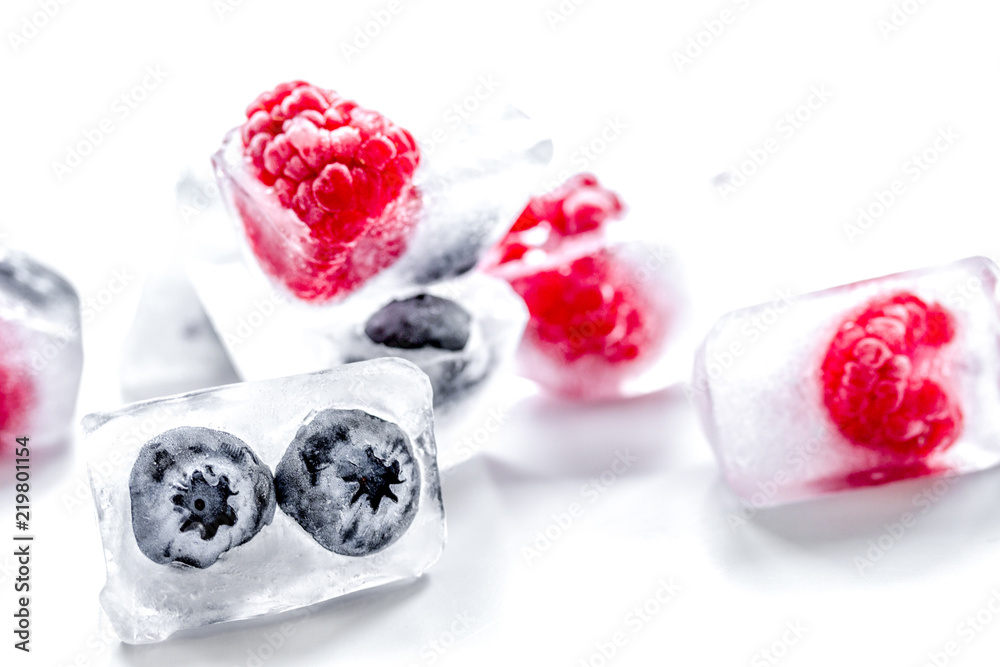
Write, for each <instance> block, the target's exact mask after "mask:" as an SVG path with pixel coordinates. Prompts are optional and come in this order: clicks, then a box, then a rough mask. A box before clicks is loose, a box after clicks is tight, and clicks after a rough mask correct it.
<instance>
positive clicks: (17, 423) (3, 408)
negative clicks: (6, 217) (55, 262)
mask: <svg viewBox="0 0 1000 667" xmlns="http://www.w3.org/2000/svg"><path fill="white" fill-rule="evenodd" d="M0 343H2V350H3V352H2V354H0V454H4V455H5V454H8V453H9V452H10V450H11V449H12V448H13V446H14V439H15V438H17V437H20V436H27V437H28V438H30V443H31V445H33V446H58V445H61V444H63V443H65V442H66V440H67V438H68V435H69V430H70V425H71V423H72V421H73V412H74V410H75V408H76V399H77V392H78V390H79V386H80V373H81V371H82V369H83V351H82V347H81V343H80V300H79V298H78V297H77V294H76V291H75V290H74V289H73V287H72V286H71V285H70V284H69V283H68V282H67V281H66V280H65V279H64V278H63V277H62V276H60V275H59V274H57V273H55V272H54V271H52V270H51V269H49V268H47V267H45V266H43V265H41V264H39V263H37V262H36V261H34V260H33V259H31V258H30V257H28V256H27V255H25V254H24V253H21V252H17V251H15V250H10V249H6V248H4V249H0Z"/></svg>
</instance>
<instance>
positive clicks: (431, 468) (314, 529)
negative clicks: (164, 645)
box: [83, 359, 445, 644]
mask: <svg viewBox="0 0 1000 667" xmlns="http://www.w3.org/2000/svg"><path fill="white" fill-rule="evenodd" d="M83 426H84V431H85V435H86V440H85V446H86V449H87V451H88V453H89V454H90V456H91V460H90V477H91V486H92V488H93V492H94V499H95V503H96V506H97V514H98V520H99V524H100V531H101V538H102V541H103V544H104V552H105V558H106V561H107V583H106V585H105V587H104V589H103V591H102V592H101V605H102V606H103V608H104V610H105V612H106V613H107V615H108V617H109V618H110V620H111V623H112V626H113V627H114V629H115V632H116V633H117V634H118V636H119V637H121V639H122V640H123V641H125V642H127V643H133V644H136V643H147V642H155V641H159V640H162V639H165V638H166V637H168V636H169V635H171V634H173V633H174V632H176V631H178V630H182V629H186V628H194V627H197V626H201V625H206V624H209V623H218V622H222V621H229V620H235V619H243V618H249V617H253V616H258V615H262V614H268V613H274V612H280V611H284V610H288V609H295V608H298V607H302V606H305V605H309V604H313V603H316V602H320V601H322V600H328V599H331V598H334V597H337V596H340V595H344V594H347V593H350V592H352V591H357V590H361V589H364V588H369V587H372V586H377V585H380V584H384V583H388V582H391V581H396V580H400V579H405V578H409V577H414V576H417V575H419V574H421V573H422V572H424V571H425V570H426V569H427V568H429V567H430V566H431V565H432V564H433V563H434V562H435V561H436V560H437V559H438V557H439V555H440V554H441V551H442V549H443V547H444V540H445V524H444V509H443V507H442V504H441V492H440V485H439V478H438V469H437V463H436V460H435V442H434V433H433V417H432V412H431V388H430V383H429V382H428V380H427V377H426V376H425V375H424V374H423V373H422V372H421V371H420V370H419V369H417V368H416V367H414V366H413V365H412V364H410V363H409V362H406V361H403V360H400V359H378V360H373V361H366V362H362V363H358V364H351V365H349V366H343V367H340V368H336V369H332V370H328V371H323V372H319V373H313V374H307V375H298V376H294V377H287V378H279V379H275V380H267V381H261V382H249V383H243V384H236V385H230V386H227V387H221V388H217V389H211V390H206V391H200V392H195V393H191V394H185V395H181V396H175V397H171V398H165V399H160V400H154V401H148V402H144V403H137V404H133V405H130V406H126V407H124V408H122V409H120V410H117V411H114V412H110V413H103V414H94V415H89V416H87V417H86V418H84V423H83Z"/></svg>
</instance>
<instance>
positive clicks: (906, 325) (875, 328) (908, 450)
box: [822, 293, 962, 462]
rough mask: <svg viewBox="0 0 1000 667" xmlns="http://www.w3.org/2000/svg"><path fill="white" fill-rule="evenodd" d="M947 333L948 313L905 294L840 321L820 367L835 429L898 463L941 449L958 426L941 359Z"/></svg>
mask: <svg viewBox="0 0 1000 667" xmlns="http://www.w3.org/2000/svg"><path fill="white" fill-rule="evenodd" d="M954 337H955V321H954V318H953V317H952V316H951V315H950V314H949V313H948V311H946V310H945V309H944V308H942V307H941V306H939V305H928V304H926V303H924V302H923V301H921V300H920V299H919V298H917V297H916V296H913V295H912V294H908V293H899V294H896V295H893V296H890V297H885V298H880V299H876V300H875V301H873V302H871V303H870V304H868V306H867V307H866V308H865V310H864V311H863V312H861V313H860V314H858V315H856V316H852V317H851V318H850V319H848V320H847V321H845V322H844V323H843V324H842V325H841V326H840V328H839V330H838V332H837V335H836V336H835V337H834V339H833V341H832V342H831V343H830V347H829V349H828V351H827V354H826V358H825V359H824V361H823V366H822V375H823V389H824V403H825V404H826V407H827V409H828V410H829V412H830V416H831V417H832V418H833V421H834V423H835V424H836V425H837V428H839V429H840V432H841V433H843V434H844V436H846V437H847V438H848V439H849V440H850V441H851V442H852V443H854V444H855V445H857V446H859V447H865V448H867V449H871V450H875V451H877V452H880V453H882V454H885V455H887V456H889V457H890V458H891V459H892V460H894V461H899V462H907V461H908V462H914V461H918V460H920V459H923V458H926V457H928V456H929V455H931V454H932V453H935V452H939V451H942V450H944V449H947V448H948V447H949V446H950V445H951V444H952V443H954V442H955V440H956V439H957V438H958V435H959V433H960V432H961V430H962V411H961V409H960V407H959V405H958V403H957V401H956V398H955V397H954V396H953V395H952V394H953V392H949V391H948V390H947V389H946V387H947V385H946V377H945V375H946V374H947V369H945V368H943V358H942V357H943V355H942V349H943V348H944V347H945V346H946V345H947V344H948V343H950V342H951V341H952V340H953V339H954Z"/></svg>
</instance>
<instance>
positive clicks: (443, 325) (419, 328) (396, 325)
mask: <svg viewBox="0 0 1000 667" xmlns="http://www.w3.org/2000/svg"><path fill="white" fill-rule="evenodd" d="M471 325H472V315H470V314H469V313H468V311H466V310H465V309H464V308H462V306H460V305H458V304H457V303H455V302H454V301H449V300H448V299H442V298H441V297H439V296H434V295H433V294H418V295H417V296H412V297H410V298H408V299H400V300H396V301H393V302H392V303H389V304H388V305H386V306H384V307H383V308H382V309H381V310H379V311H378V312H376V313H375V314H374V315H372V316H371V317H370V318H369V319H368V322H367V324H365V334H366V335H367V336H368V338H370V339H371V340H372V341H374V342H375V343H378V344H380V345H386V346H388V347H395V348H399V349H403V350H416V349H420V348H425V347H433V348H437V349H439V350H451V351H453V352H454V351H458V350H461V349H463V348H464V347H465V345H466V343H468V342H469V332H470V327H471Z"/></svg>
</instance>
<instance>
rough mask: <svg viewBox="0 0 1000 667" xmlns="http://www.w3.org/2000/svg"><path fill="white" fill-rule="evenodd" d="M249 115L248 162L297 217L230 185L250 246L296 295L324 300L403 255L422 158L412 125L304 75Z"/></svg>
mask: <svg viewBox="0 0 1000 667" xmlns="http://www.w3.org/2000/svg"><path fill="white" fill-rule="evenodd" d="M246 113H247V121H246V123H244V124H243V127H242V128H241V135H242V139H243V151H244V155H245V156H246V157H247V159H248V161H249V163H250V164H251V165H252V166H251V167H250V170H251V172H252V173H253V175H254V176H256V178H257V179H259V180H260V181H261V183H263V184H264V185H266V186H269V187H270V188H272V190H270V192H271V193H273V195H274V197H276V198H277V199H278V201H280V203H281V205H282V206H283V207H285V208H286V209H290V210H291V211H293V212H294V213H295V216H296V219H297V220H296V219H291V218H289V219H287V220H286V219H282V220H274V219H271V218H269V217H268V216H266V215H263V214H262V213H261V212H260V211H259V208H258V206H256V205H255V204H254V202H253V201H252V200H251V199H250V197H249V196H248V195H246V194H245V193H242V192H241V191H239V190H237V192H236V207H237V210H238V211H239V213H240V217H241V218H242V219H243V223H244V226H245V228H246V232H247V237H248V239H249V242H250V246H251V248H252V249H253V251H254V254H255V255H256V256H257V257H258V259H259V260H260V262H261V264H262V265H263V267H264V269H265V270H266V271H267V272H268V273H269V274H270V275H271V276H272V277H274V278H276V279H278V280H280V281H282V282H283V283H285V284H286V285H287V286H288V288H289V289H290V290H291V291H292V292H293V293H294V294H295V295H296V296H298V297H300V298H303V299H306V300H315V301H319V300H325V299H330V298H333V297H336V296H338V295H341V294H344V293H347V292H350V291H351V290H353V289H355V288H356V287H358V286H359V285H360V284H361V283H363V282H364V281H366V280H367V279H369V278H371V277H372V276H373V275H375V274H376V273H378V272H379V271H381V270H382V269H384V268H385V267H387V266H389V265H390V264H392V263H393V262H394V261H395V260H396V259H397V258H398V257H399V256H400V255H401V254H402V252H403V251H404V250H405V247H406V237H407V234H408V232H409V230H410V228H411V226H412V224H413V220H412V217H411V216H407V215H405V213H404V212H405V211H406V210H407V207H408V205H409V204H412V200H414V199H415V198H416V196H417V195H416V192H415V190H414V189H413V187H412V184H411V181H412V176H413V171H414V169H415V168H416V166H417V164H419V162H420V152H419V150H418V148H417V145H416V142H415V141H414V140H413V137H412V136H410V133H409V132H407V131H406V130H404V129H402V128H400V127H398V126H396V125H394V124H393V123H392V122H391V121H389V120H388V119H386V118H385V117H383V116H382V115H381V114H379V113H376V112H374V111H370V110H368V109H364V108H362V107H360V106H358V105H357V104H355V103H354V102H351V101H349V100H346V99H344V98H342V97H340V96H339V95H338V94H337V93H335V92H333V91H331V90H324V89H322V88H317V87H315V86H312V85H310V84H308V83H305V82H303V81H292V82H290V83H283V84H280V85H278V86H277V87H276V88H275V89H274V90H272V91H269V92H266V93H264V94H262V95H261V96H260V97H258V98H257V100H256V101H255V102H254V103H253V104H251V105H250V106H249V107H248V108H247V112H246ZM299 223H301V224H299ZM296 254H297V255H299V256H298V257H296V256H295V255H296Z"/></svg>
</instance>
